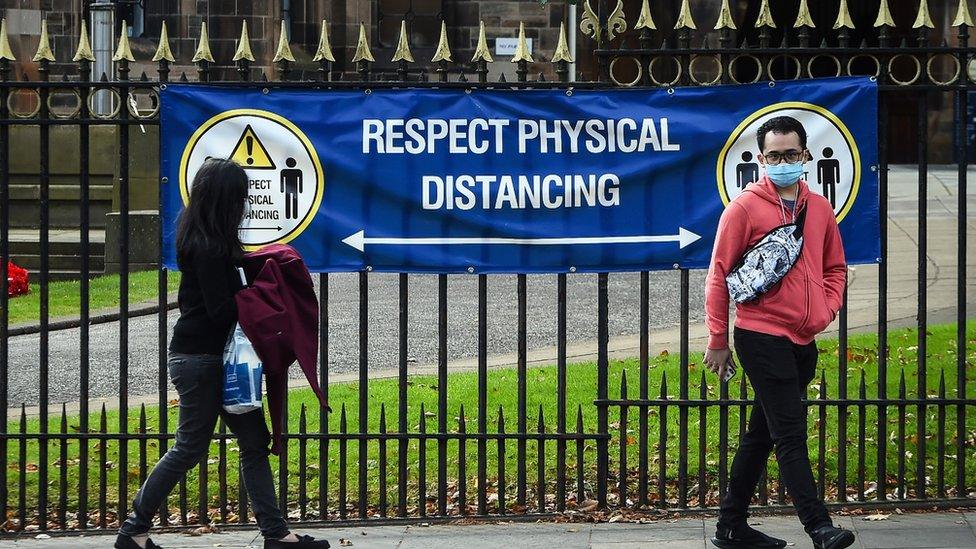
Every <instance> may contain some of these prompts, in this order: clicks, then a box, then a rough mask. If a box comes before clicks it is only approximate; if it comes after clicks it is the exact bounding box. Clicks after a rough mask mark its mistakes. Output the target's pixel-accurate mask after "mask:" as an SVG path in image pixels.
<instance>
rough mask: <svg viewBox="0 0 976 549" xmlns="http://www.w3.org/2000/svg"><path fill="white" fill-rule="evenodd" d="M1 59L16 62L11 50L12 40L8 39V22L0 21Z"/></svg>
mask: <svg viewBox="0 0 976 549" xmlns="http://www.w3.org/2000/svg"><path fill="white" fill-rule="evenodd" d="M0 59H6V60H8V61H16V60H17V58H16V57H15V56H14V52H13V50H11V49H10V40H9V39H8V38H7V20H6V19H3V20H0Z"/></svg>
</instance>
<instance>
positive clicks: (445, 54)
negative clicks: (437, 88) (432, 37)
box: [430, 20, 451, 63]
mask: <svg viewBox="0 0 976 549" xmlns="http://www.w3.org/2000/svg"><path fill="white" fill-rule="evenodd" d="M450 60H451V46H450V45H449V44H448V43H447V21H444V20H441V37H440V38H439V39H438V40H437V51H435V52H434V57H432V58H431V59H430V61H431V62H432V63H437V62H439V61H450Z"/></svg>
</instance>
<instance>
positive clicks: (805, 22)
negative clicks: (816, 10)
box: [793, 0, 817, 29]
mask: <svg viewBox="0 0 976 549" xmlns="http://www.w3.org/2000/svg"><path fill="white" fill-rule="evenodd" d="M800 27H809V28H811V29H815V28H817V25H816V24H814V22H813V16H811V15H810V6H808V5H807V0H800V11H799V12H797V14H796V22H795V23H793V28H794V29H798V28H800Z"/></svg>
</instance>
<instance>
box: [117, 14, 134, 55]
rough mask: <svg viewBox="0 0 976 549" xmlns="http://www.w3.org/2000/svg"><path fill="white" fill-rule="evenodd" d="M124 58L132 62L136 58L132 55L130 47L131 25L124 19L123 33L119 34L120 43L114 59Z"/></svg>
mask: <svg viewBox="0 0 976 549" xmlns="http://www.w3.org/2000/svg"><path fill="white" fill-rule="evenodd" d="M123 59H124V60H126V61H129V62H130V63H131V62H133V61H135V60H136V58H135V57H133V56H132V49H131V48H129V26H128V25H127V24H126V22H125V21H122V33H121V34H120V35H119V45H118V46H117V47H116V48H115V55H113V56H112V61H122V60H123Z"/></svg>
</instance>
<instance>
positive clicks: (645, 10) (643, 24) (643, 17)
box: [634, 0, 657, 30]
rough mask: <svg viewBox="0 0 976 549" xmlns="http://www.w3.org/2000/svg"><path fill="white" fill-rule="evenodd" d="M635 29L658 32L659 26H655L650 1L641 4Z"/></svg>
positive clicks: (645, 0)
mask: <svg viewBox="0 0 976 549" xmlns="http://www.w3.org/2000/svg"><path fill="white" fill-rule="evenodd" d="M634 28H635V29H637V30H640V29H647V30H657V25H655V24H654V18H653V17H652V16H651V3H650V2H649V0H644V1H643V2H642V3H641V11H640V16H638V17H637V23H636V24H635V25H634Z"/></svg>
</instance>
